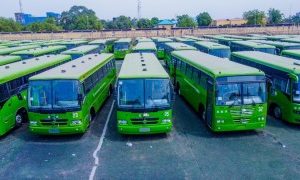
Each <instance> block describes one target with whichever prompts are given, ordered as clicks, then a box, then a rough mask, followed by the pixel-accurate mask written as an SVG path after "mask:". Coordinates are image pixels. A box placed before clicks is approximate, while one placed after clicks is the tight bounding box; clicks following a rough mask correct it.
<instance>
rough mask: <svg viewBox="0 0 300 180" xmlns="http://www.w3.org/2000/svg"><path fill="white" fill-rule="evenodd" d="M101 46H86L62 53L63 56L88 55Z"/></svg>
mask: <svg viewBox="0 0 300 180" xmlns="http://www.w3.org/2000/svg"><path fill="white" fill-rule="evenodd" d="M98 47H99V46H98V45H84V46H78V47H76V48H73V49H69V50H66V51H64V52H62V53H61V54H69V55H71V54H85V53H88V52H90V51H93V50H95V49H97V48H98Z"/></svg>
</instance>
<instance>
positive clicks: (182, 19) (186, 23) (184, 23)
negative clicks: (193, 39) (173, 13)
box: [177, 14, 197, 27]
mask: <svg viewBox="0 0 300 180" xmlns="http://www.w3.org/2000/svg"><path fill="white" fill-rule="evenodd" d="M196 25H197V24H196V22H195V20H194V19H193V18H192V17H190V16H189V15H187V14H184V15H181V16H177V26H178V27H196Z"/></svg>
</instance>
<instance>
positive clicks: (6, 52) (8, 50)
mask: <svg viewBox="0 0 300 180" xmlns="http://www.w3.org/2000/svg"><path fill="white" fill-rule="evenodd" d="M39 47H40V46H36V45H33V46H19V47H12V48H3V49H0V55H10V54H11V53H14V52H17V51H23V50H29V49H34V48H39Z"/></svg>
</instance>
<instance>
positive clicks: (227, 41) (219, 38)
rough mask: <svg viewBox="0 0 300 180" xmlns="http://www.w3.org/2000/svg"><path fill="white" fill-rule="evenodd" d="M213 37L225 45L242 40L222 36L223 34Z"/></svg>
mask: <svg viewBox="0 0 300 180" xmlns="http://www.w3.org/2000/svg"><path fill="white" fill-rule="evenodd" d="M213 39H214V40H216V41H217V42H218V43H219V44H223V45H225V46H230V44H231V43H232V42H234V41H241V40H240V39H236V38H227V37H221V36H214V37H213Z"/></svg>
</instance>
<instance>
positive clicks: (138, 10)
mask: <svg viewBox="0 0 300 180" xmlns="http://www.w3.org/2000/svg"><path fill="white" fill-rule="evenodd" d="M137 1H138V2H137V3H138V5H137V15H138V19H141V9H142V2H141V0H137Z"/></svg>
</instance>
